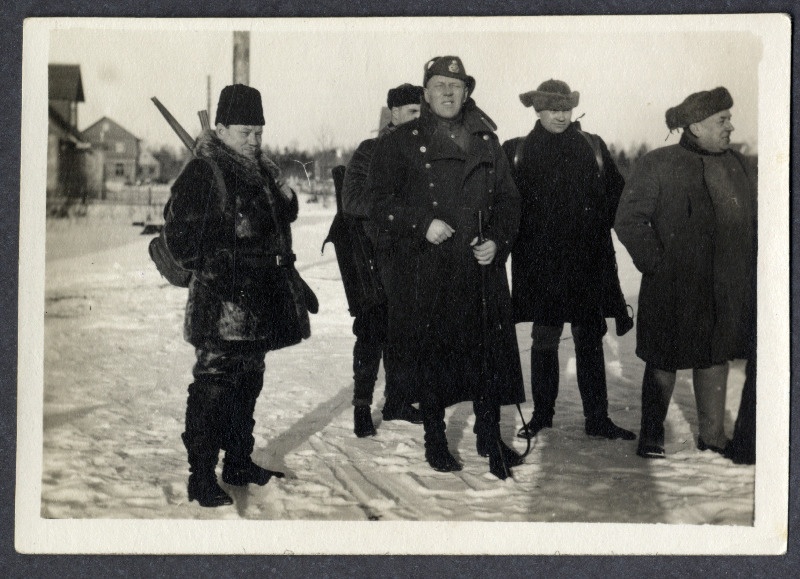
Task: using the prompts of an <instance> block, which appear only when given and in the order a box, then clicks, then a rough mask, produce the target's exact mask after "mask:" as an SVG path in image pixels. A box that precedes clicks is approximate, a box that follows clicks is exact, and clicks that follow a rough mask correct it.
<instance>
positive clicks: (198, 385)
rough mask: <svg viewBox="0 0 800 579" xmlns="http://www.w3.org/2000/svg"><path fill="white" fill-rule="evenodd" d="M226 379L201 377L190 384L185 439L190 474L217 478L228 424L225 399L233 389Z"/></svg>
mask: <svg viewBox="0 0 800 579" xmlns="http://www.w3.org/2000/svg"><path fill="white" fill-rule="evenodd" d="M229 386H230V385H229V384H226V383H225V381H224V380H220V379H217V378H212V377H206V376H201V377H197V378H196V379H195V381H194V382H193V383H192V384H190V385H189V396H188V398H187V400H186V422H185V429H184V432H183V434H182V435H181V438H182V440H183V444H184V446H185V447H186V452H187V458H188V461H189V472H191V473H192V474H193V475H195V476H199V477H203V478H213V477H215V475H214V468H215V467H216V465H217V460H218V458H219V450H220V446H221V444H222V437H223V433H224V430H225V428H224V423H223V420H222V416H221V411H222V400H223V398H224V395H225V393H226V392H227V390H228V388H229Z"/></svg>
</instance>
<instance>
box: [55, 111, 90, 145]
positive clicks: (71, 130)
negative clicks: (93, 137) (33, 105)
mask: <svg viewBox="0 0 800 579" xmlns="http://www.w3.org/2000/svg"><path fill="white" fill-rule="evenodd" d="M47 111H48V114H49V117H50V120H52V121H53V123H55V125H56V126H57V127H58V128H60V129H61V130H62V131H64V135H65V136H66V137H67V138H69V139H70V140H71V141H72V142H73V143H76V144H79V145H80V144H86V145H88V143H86V141H85V140H84V138H83V137H82V136H81V134H80V132H78V130H77V129H76V128H75V127H73V126H72V125H70V124H69V123H68V122H67V121H65V120H64V118H63V117H62V116H61V115H60V114H58V111H56V110H55V109H54V108H53V107H51V106H48V107H47Z"/></svg>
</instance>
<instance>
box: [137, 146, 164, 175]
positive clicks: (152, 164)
mask: <svg viewBox="0 0 800 579" xmlns="http://www.w3.org/2000/svg"><path fill="white" fill-rule="evenodd" d="M138 178H139V180H140V181H142V182H144V183H151V182H153V181H158V180H159V179H161V163H159V162H158V160H157V159H156V158H155V157H153V154H152V153H151V152H150V151H148V150H147V149H142V151H141V152H140V153H139V175H138Z"/></svg>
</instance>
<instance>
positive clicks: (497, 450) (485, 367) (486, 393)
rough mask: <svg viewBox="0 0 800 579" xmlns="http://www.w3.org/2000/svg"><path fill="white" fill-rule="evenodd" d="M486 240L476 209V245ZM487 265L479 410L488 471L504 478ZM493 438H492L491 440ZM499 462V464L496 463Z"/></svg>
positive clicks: (483, 269) (483, 275)
mask: <svg viewBox="0 0 800 579" xmlns="http://www.w3.org/2000/svg"><path fill="white" fill-rule="evenodd" d="M485 241H486V238H485V237H484V236H483V211H478V245H482V244H483V243H484V242H485ZM487 267H488V266H487V265H480V269H481V378H482V380H483V391H482V392H481V394H480V399H481V402H482V404H480V406H479V407H480V408H481V411H482V412H483V413H484V414H485V415H486V416H485V419H486V423H487V425H488V432H487V433H486V435H487V436H488V437H489V438H490V440H489V444H490V446H493V447H494V448H491V449H490V450H489V472H491V473H492V474H493V475H494V476H496V477H497V478H499V479H501V480H504V479H507V478H508V477H509V475H510V472H509V470H508V464H506V460H505V457H504V456H503V448H502V446H501V444H500V423H499V421H498V420H497V414H496V412H495V404H496V403H495V402H494V401H493V400H492V396H491V391H492V376H491V373H490V370H489V340H490V334H491V329H490V328H489V304H488V301H487V298H486V284H487V280H486V269H487ZM492 438H494V440H491V439H492ZM498 463H499V464H498Z"/></svg>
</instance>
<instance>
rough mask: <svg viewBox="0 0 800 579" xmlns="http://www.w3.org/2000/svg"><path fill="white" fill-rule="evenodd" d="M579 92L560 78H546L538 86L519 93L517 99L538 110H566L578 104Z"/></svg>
mask: <svg viewBox="0 0 800 579" xmlns="http://www.w3.org/2000/svg"><path fill="white" fill-rule="evenodd" d="M580 96H581V93H579V92H578V91H571V90H570V88H569V85H568V84H567V83H565V82H564V81H562V80H554V79H550V80H546V81H544V82H543V83H542V84H540V85H539V88H537V89H536V90H532V91H529V92H524V93H522V94H521V95H519V100H520V101H521V102H522V104H523V105H525V106H526V107H533V108H534V110H535V111H536V112H537V113H538V112H539V111H568V110H570V109H574V108H575V107H577V106H578V100H579V99H580Z"/></svg>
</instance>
